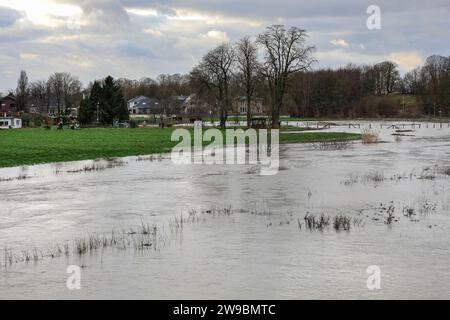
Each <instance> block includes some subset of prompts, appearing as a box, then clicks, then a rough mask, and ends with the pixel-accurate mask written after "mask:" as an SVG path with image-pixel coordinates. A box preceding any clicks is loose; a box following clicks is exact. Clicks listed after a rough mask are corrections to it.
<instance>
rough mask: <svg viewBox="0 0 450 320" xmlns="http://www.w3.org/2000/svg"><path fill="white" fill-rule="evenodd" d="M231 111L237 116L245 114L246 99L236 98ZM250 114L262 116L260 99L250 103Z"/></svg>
mask: <svg viewBox="0 0 450 320" xmlns="http://www.w3.org/2000/svg"><path fill="white" fill-rule="evenodd" d="M233 111H234V112H235V114H238V115H246V114H247V97H238V98H236V99H234V101H233ZM251 114H252V115H262V114H264V106H263V100H262V99H260V98H254V99H253V100H252V102H251Z"/></svg>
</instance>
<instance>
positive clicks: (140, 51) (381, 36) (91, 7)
mask: <svg viewBox="0 0 450 320" xmlns="http://www.w3.org/2000/svg"><path fill="white" fill-rule="evenodd" d="M371 4H375V5H378V6H379V7H380V8H381V29H380V30H369V29H368V28H367V26H366V20H367V18H368V16H369V15H368V14H367V13H366V10H367V8H368V6H369V5H371ZM271 24H285V25H286V26H298V27H301V28H303V29H306V30H307V31H308V34H309V39H308V42H309V43H310V44H314V45H315V46H316V48H317V51H316V58H317V59H318V60H319V63H318V64H317V65H316V68H319V67H320V68H324V67H338V66H343V65H346V64H348V63H350V62H352V63H357V64H360V63H374V62H379V61H382V60H385V59H390V60H393V61H395V62H397V63H398V64H399V66H400V69H401V71H402V72H406V71H408V70H410V69H412V68H414V67H416V66H418V65H419V64H422V63H423V61H424V60H425V59H426V57H427V56H429V55H431V54H440V55H445V56H449V55H450V0H428V1H423V0H409V1H407V0H399V1H393V0H370V1H366V0H334V1H331V0H328V1H322V0H215V1H210V0H209V1H207V0H202V1H200V0H166V1H162V0H161V1H153V0H149V1H144V0H0V45H1V49H0V91H3V92H5V91H6V90H8V89H11V88H15V87H16V82H17V78H18V75H19V72H20V70H22V69H24V70H26V71H27V73H28V76H29V78H30V80H32V81H34V80H39V79H46V78H47V77H48V76H49V74H51V73H53V72H55V71H57V72H61V71H67V72H70V73H73V74H75V75H77V76H78V77H79V78H80V80H81V81H83V83H85V84H87V83H88V82H89V81H90V80H93V79H97V78H103V77H105V76H106V75H108V74H111V75H112V76H114V77H127V78H132V79H139V78H141V77H144V76H145V77H156V76H157V75H158V74H161V73H186V72H189V71H190V69H191V68H192V67H193V65H195V64H196V63H197V62H198V61H199V60H200V59H201V57H202V55H203V54H204V53H205V52H207V51H208V49H210V48H212V47H213V46H215V45H216V44H219V43H221V42H224V41H236V40H238V39H239V38H241V37H242V36H244V35H251V36H253V35H257V34H258V33H260V32H262V31H263V30H264V29H265V27H266V26H267V25H271Z"/></svg>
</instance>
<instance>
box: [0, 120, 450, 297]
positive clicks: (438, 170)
mask: <svg viewBox="0 0 450 320" xmlns="http://www.w3.org/2000/svg"><path fill="white" fill-rule="evenodd" d="M387 125H388V124H385V125H384V127H383V128H382V129H381V128H380V123H377V124H374V125H373V128H374V129H373V130H375V131H378V132H379V134H380V137H381V138H382V140H383V141H384V143H378V144H372V145H362V144H361V143H360V142H355V143H353V144H352V145H351V146H349V147H348V148H346V149H343V150H321V149H318V148H317V146H316V145H312V144H291V145H283V146H282V147H281V150H280V165H281V168H280V171H279V173H278V174H277V175H275V176H261V175H259V171H258V170H254V168H253V167H251V166H204V165H189V166H188V165H183V166H179V165H174V164H172V162H171V160H170V159H168V157H167V156H163V157H162V158H158V157H151V158H149V157H147V158H135V157H130V158H125V159H121V160H120V161H119V160H118V161H117V162H115V163H113V164H112V165H111V164H108V163H107V162H106V161H98V162H92V161H85V162H75V163H65V164H50V165H38V166H32V167H19V168H5V169H0V179H1V180H2V181H0V249H1V252H3V251H4V250H5V248H8V250H12V251H13V252H15V254H17V255H18V256H19V255H20V254H21V252H23V251H24V250H34V248H36V250H39V251H40V252H46V250H47V249H48V248H52V247H54V246H55V244H58V243H65V242H67V241H69V242H71V241H73V240H74V239H75V238H77V237H80V236H83V235H86V234H89V233H110V232H111V230H113V229H115V230H119V229H122V230H126V229H130V228H136V227H137V226H139V225H140V224H141V222H142V221H145V223H149V224H157V225H158V226H163V227H162V228H167V225H168V223H170V222H169V221H171V219H173V218H174V217H177V216H180V214H185V215H186V216H187V215H188V214H189V210H197V211H198V212H208V210H210V209H211V208H213V207H216V208H228V207H229V206H231V207H232V210H233V211H232V212H233V214H231V215H218V216H213V215H208V214H205V215H204V216H205V218H204V219H203V218H202V219H201V220H199V221H196V222H192V223H185V224H184V226H183V230H182V232H180V233H178V234H176V235H174V234H171V233H170V232H168V236H167V238H166V239H165V241H164V245H161V246H159V247H158V248H157V249H156V248H155V250H153V249H150V250H144V251H139V250H134V249H133V248H128V249H122V250H120V249H117V248H109V249H106V250H104V251H102V252H101V253H100V252H98V253H95V252H90V253H88V254H85V255H82V256H79V255H77V254H70V255H69V256H67V257H66V256H64V255H63V256H60V257H54V258H51V257H48V256H47V257H44V258H43V259H39V261H37V262H34V261H29V262H25V261H17V262H13V263H12V264H11V265H10V264H9V263H7V262H6V261H5V260H6V256H5V258H3V257H2V255H3V253H0V261H1V263H2V266H1V269H0V298H3V299H10V298H19V299H24V298H27V299H46V298H50V299H59V298H62V299H79V298H84V299H94V298H102V299H119V298H124V299H133V298H137V299H341V298H344V299H361V298H367V299H412V298H417V299H425V298H427V299H428V298H436V299H449V298H450V268H449V265H450V245H449V244H450V232H449V231H450V192H449V190H450V188H449V187H450V175H448V174H446V173H445V168H448V167H450V157H449V155H450V128H448V127H447V125H445V126H443V127H442V128H440V126H439V125H437V126H435V127H433V126H432V125H429V127H428V128H427V127H426V125H425V124H422V125H421V128H420V129H419V128H418V127H416V128H415V129H414V132H410V133H405V135H406V136H401V137H398V138H396V137H394V136H392V135H391V133H392V131H393V130H392V129H387V128H386V127H387ZM367 126H368V123H362V127H367ZM360 130H361V129H360V128H351V129H349V128H348V126H345V125H342V126H340V127H334V128H332V129H331V131H351V132H360ZM85 166H94V167H95V166H97V168H100V169H98V170H92V171H90V170H84V171H83V170H80V172H78V171H79V169H82V168H84V167H85ZM308 212H309V213H311V214H316V215H318V214H321V213H324V214H325V215H328V216H331V217H334V216H336V215H340V214H342V215H346V216H349V217H352V218H355V219H358V221H359V222H360V223H358V225H356V224H354V225H352V227H351V228H350V230H348V231H344V230H339V231H336V230H335V229H334V228H333V226H332V225H331V226H329V227H326V228H324V229H323V230H308V229H307V228H306V226H305V223H304V216H305V214H307V213H308ZM390 217H391V218H392V219H391V221H390V223H388V220H389V218H390ZM299 221H300V223H302V227H301V229H300V228H299ZM355 221H356V220H355ZM164 226H165V227H164ZM68 265H79V266H83V269H82V273H81V289H80V290H68V289H67V287H66V279H67V277H68V276H69V274H67V273H66V269H67V267H68ZM369 266H378V267H379V268H380V271H381V274H380V277H381V278H380V279H381V283H380V286H381V288H380V289H379V290H369V289H368V288H367V279H368V277H369V276H370V274H368V273H367V272H366V270H367V268H368V267H369Z"/></svg>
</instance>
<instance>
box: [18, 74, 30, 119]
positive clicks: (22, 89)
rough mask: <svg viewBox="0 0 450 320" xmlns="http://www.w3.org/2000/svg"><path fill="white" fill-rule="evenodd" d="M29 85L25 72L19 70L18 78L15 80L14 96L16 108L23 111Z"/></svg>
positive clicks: (26, 101)
mask: <svg viewBox="0 0 450 320" xmlns="http://www.w3.org/2000/svg"><path fill="white" fill-rule="evenodd" d="M28 95H29V85H28V76H27V73H26V72H25V71H24V70H22V71H20V76H19V79H18V80H17V89H16V98H17V110H19V111H25V109H26V107H27V103H28Z"/></svg>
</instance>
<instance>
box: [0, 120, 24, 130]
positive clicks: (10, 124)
mask: <svg viewBox="0 0 450 320" xmlns="http://www.w3.org/2000/svg"><path fill="white" fill-rule="evenodd" d="M19 128H22V119H19V118H13V117H4V118H0V129H19Z"/></svg>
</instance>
